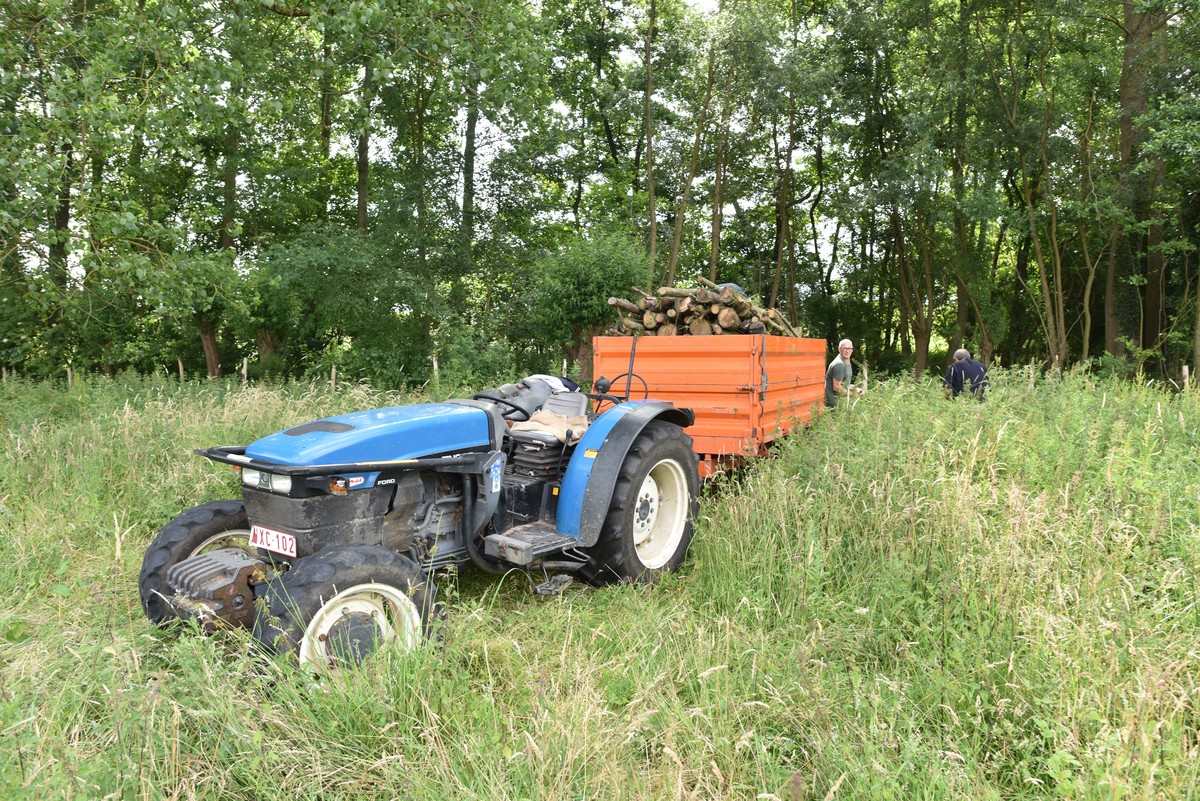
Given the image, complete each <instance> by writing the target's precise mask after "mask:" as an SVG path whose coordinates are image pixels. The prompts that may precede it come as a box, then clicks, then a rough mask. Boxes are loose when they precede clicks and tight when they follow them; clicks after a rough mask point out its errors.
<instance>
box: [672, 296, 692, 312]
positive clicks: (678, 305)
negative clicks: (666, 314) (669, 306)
mask: <svg viewBox="0 0 1200 801" xmlns="http://www.w3.org/2000/svg"><path fill="white" fill-rule="evenodd" d="M695 303H696V301H695V300H693V299H692V298H690V297H688V298H679V299H678V300H676V301H675V310H676V311H677V312H679V313H680V314H686V313H687V312H689V311H691V309H692V306H694V305H695Z"/></svg>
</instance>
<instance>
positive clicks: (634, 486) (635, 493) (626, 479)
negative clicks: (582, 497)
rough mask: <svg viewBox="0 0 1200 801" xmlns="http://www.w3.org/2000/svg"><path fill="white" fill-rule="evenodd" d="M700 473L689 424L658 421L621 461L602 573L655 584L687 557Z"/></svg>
mask: <svg viewBox="0 0 1200 801" xmlns="http://www.w3.org/2000/svg"><path fill="white" fill-rule="evenodd" d="M699 490H700V477H699V472H698V470H697V466H696V454H695V453H694V452H693V451H692V441H691V438H690V437H688V435H687V434H685V433H684V431H683V429H682V428H680V427H679V426H677V425H674V424H672V423H668V422H666V421H659V420H656V421H654V422H652V423H650V424H649V425H647V426H646V428H645V429H643V431H642V433H641V434H639V435H638V437H637V439H636V440H634V442H633V445H632V446H630V448H629V453H628V454H626V456H625V462H624V464H622V465H621V472H620V474H619V475H618V477H617V485H616V488H615V490H614V491H613V498H612V504H611V505H610V507H609V511H608V517H607V518H605V521H604V528H603V530H602V531H601V533H600V540H599V542H598V543H597V544H596V548H595V553H596V561H597V562H598V567H599V568H600V570H599V577H600V578H603V577H604V576H605V575H607V576H609V577H610V578H616V579H620V580H625V581H638V582H642V583H647V584H649V583H653V582H655V581H657V580H658V578H659V576H661V575H662V574H663V573H664V572H666V571H669V570H675V569H676V568H678V567H679V565H680V564H681V563H682V562H683V557H684V555H685V554H686V553H687V549H688V544H689V543H690V542H691V540H692V521H693V519H694V518H695V516H696V505H697V496H698V495H699Z"/></svg>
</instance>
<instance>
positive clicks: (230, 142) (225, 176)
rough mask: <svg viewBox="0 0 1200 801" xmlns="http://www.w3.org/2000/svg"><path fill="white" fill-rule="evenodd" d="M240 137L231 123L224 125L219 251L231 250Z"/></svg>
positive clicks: (235, 210)
mask: <svg viewBox="0 0 1200 801" xmlns="http://www.w3.org/2000/svg"><path fill="white" fill-rule="evenodd" d="M240 139H241V137H240V136H239V135H238V128H237V125H236V124H235V123H233V122H229V123H226V125H225V164H224V167H223V168H222V170H221V173H222V174H221V230H220V237H219V240H220V245H221V250H233V249H234V241H233V225H234V219H235V218H236V217H237V176H238V149H239V145H240Z"/></svg>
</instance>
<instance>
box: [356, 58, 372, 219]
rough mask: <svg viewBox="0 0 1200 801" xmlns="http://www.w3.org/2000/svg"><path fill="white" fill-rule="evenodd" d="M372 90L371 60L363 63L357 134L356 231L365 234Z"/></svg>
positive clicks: (369, 168) (368, 187) (368, 186)
mask: <svg viewBox="0 0 1200 801" xmlns="http://www.w3.org/2000/svg"><path fill="white" fill-rule="evenodd" d="M373 99H374V90H373V88H372V86H371V60H370V59H366V60H365V61H364V62H363V82H362V115H363V118H362V128H360V129H359V132H358V149H357V151H358V152H357V158H356V161H357V168H358V185H357V194H358V231H359V233H362V234H365V233H366V232H367V203H368V193H369V192H370V178H371V102H372V100H373Z"/></svg>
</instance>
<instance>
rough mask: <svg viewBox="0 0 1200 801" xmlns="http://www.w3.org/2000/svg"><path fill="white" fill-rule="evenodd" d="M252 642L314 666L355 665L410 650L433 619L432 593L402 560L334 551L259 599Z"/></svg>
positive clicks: (343, 548)
mask: <svg viewBox="0 0 1200 801" xmlns="http://www.w3.org/2000/svg"><path fill="white" fill-rule="evenodd" d="M258 597H259V598H260V599H262V600H263V604H262V606H260V607H259V611H258V616H257V618H256V619H255V621H254V636H255V638H256V639H257V640H258V641H259V642H260V643H262V644H263V645H264V646H266V647H267V648H268V649H270V650H272V651H275V652H277V653H295V654H296V655H297V657H298V658H299V660H300V664H302V665H305V666H308V667H313V668H327V667H337V666H344V665H356V664H359V663H361V662H362V660H363V659H365V658H366V657H368V656H370V655H371V654H372V653H375V652H376V651H378V650H379V649H380V648H383V647H384V646H388V645H391V644H393V643H394V644H396V645H397V646H398V647H400V648H402V649H403V650H405V651H408V650H411V649H413V648H415V647H416V646H417V645H418V644H419V643H420V642H421V639H422V638H423V637H424V636H425V635H426V634H427V633H428V630H429V624H430V622H431V621H432V619H433V616H434V605H433V602H434V588H433V584H432V583H431V582H430V580H429V578H428V576H426V575H425V573H424V571H422V570H421V568H420V567H419V566H418V565H417V563H416V562H414V561H413V560H412V559H409V558H408V557H406V556H402V555H400V554H397V553H395V552H394V551H389V550H388V549H386V548H381V547H379V546H377V545H340V546H333V547H329V548H325V549H324V550H321V551H318V552H317V553H315V554H313V555H311V556H306V557H304V558H302V559H298V560H296V561H295V562H293V563H292V567H291V569H290V570H288V571H287V572H286V573H282V574H279V575H277V576H276V577H275V578H273V579H271V581H269V582H268V583H267V584H266V585H265V586H264V587H263V588H262V589H261V590H260V591H259V593H258Z"/></svg>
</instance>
